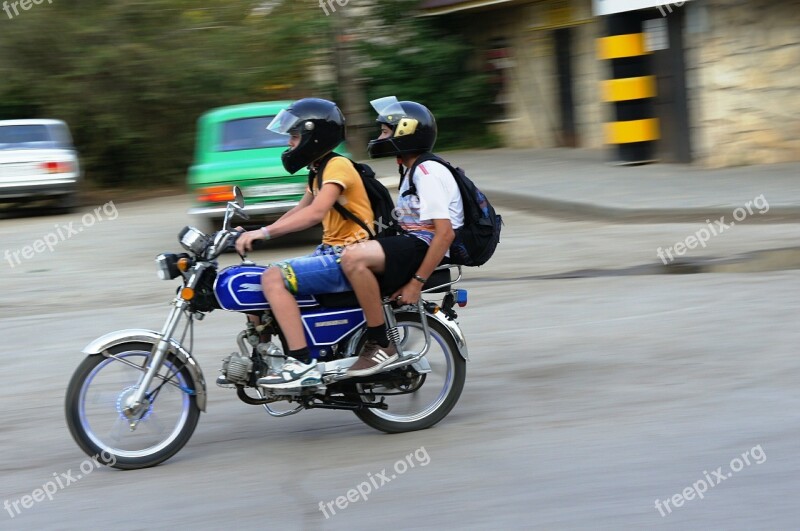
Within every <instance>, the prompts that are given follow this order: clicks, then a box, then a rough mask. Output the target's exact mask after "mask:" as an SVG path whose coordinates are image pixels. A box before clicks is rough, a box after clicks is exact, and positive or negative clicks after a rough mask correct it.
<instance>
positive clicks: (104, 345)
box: [82, 328, 206, 411]
mask: <svg viewBox="0 0 800 531" xmlns="http://www.w3.org/2000/svg"><path fill="white" fill-rule="evenodd" d="M160 340H161V334H159V333H158V332H156V331H154V330H145V329H141V328H130V329H127V330H117V331H116V332H109V333H108V334H106V335H104V336H101V337H98V338H97V339H95V340H94V341H92V342H91V343H89V344H88V345H86V346H85V347H83V350H82V352H83V353H84V354H86V355H87V356H91V355H93V354H102V355H104V356H105V357H109V353H108V349H109V348H111V347H114V346H117V345H121V344H123V343H150V344H151V345H155V344H156V343H158V342H159V341H160ZM169 350H170V352H172V353H173V354H174V355H175V356H176V357H177V358H178V359H179V360H180V361H181V362H182V363H183V364H184V365H186V368H187V369H188V370H189V374H190V375H191V377H192V383H193V384H194V391H195V396H196V397H197V407H199V408H200V411H205V410H206V381H205V378H203V371H202V370H201V369H200V366H199V365H198V364H197V362H196V361H195V359H194V358H193V357H192V355H191V354H190V353H189V352H188V351H187V350H186V349H185V348H183V346H181V344H180V343H178V342H177V341H175V340H174V339H170V340H169Z"/></svg>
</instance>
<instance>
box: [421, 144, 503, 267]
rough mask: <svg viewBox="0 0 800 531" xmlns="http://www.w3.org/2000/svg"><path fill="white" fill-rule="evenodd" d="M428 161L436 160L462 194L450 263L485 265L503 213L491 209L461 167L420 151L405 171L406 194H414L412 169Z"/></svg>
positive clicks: (490, 254)
mask: <svg viewBox="0 0 800 531" xmlns="http://www.w3.org/2000/svg"><path fill="white" fill-rule="evenodd" d="M428 160H433V161H436V162H438V163H440V164H442V165H444V166H445V167H446V168H447V169H448V170H450V173H451V174H452V175H453V178H454V179H455V180H456V184H457V185H458V191H459V192H460V193H461V202H462V203H463V204H464V225H463V226H461V227H459V228H458V229H456V231H455V233H456V238H455V240H453V243H452V244H450V263H452V264H459V265H465V266H480V265H483V264H485V263H486V262H487V261H488V260H489V258H491V257H492V255H493V254H494V250H495V248H497V244H498V243H499V242H500V228H501V226H502V224H503V218H502V216H500V215H499V214H497V213H496V212H495V211H494V207H493V206H492V205H491V203H489V200H488V199H487V198H486V196H485V195H484V194H483V192H481V191H480V190H479V189H478V187H477V186H475V183H473V182H472V181H471V180H470V178H469V177H467V175H466V174H465V173H464V170H462V169H461V168H456V167H454V166H453V165H451V164H450V163H449V162H447V161H446V160H444V159H442V158H441V157H438V156H436V155H434V154H433V153H423V154H422V155H420V156H419V157H417V160H415V161H414V165H413V166H411V169H410V170H409V173H408V175H409V176H411V177H409V178H410V179H412V180H411V182H410V183H409V188H408V191H407V192H405V193H406V194H408V193H411V194H413V195H417V187H416V186H415V185H414V181H413V175H414V171H415V170H416V169H417V166H419V165H420V164H422V163H423V162H425V161H428Z"/></svg>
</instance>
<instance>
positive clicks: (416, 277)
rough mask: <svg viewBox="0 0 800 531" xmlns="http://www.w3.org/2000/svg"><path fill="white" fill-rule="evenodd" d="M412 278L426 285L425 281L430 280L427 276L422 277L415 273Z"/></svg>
mask: <svg viewBox="0 0 800 531" xmlns="http://www.w3.org/2000/svg"><path fill="white" fill-rule="evenodd" d="M411 278H413V279H414V280H416V281H418V282H421V283H422V285H425V283H426V282H428V279H427V278H425V277H421V276H419V275H414V276H413V277H411Z"/></svg>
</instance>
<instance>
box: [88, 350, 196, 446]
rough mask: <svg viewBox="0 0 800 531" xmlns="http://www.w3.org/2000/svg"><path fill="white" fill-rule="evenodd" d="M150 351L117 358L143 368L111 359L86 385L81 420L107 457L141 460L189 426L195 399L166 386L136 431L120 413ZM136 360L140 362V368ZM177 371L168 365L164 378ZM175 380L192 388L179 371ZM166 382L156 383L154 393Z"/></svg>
mask: <svg viewBox="0 0 800 531" xmlns="http://www.w3.org/2000/svg"><path fill="white" fill-rule="evenodd" d="M149 356H150V352H149V351H141V350H130V351H126V352H122V353H120V354H116V357H117V358H122V359H125V360H126V361H129V362H133V363H134V364H136V365H138V366H139V368H134V367H132V366H130V365H129V364H126V363H123V362H120V361H117V360H116V359H114V358H106V359H104V360H103V361H102V362H101V363H99V364H98V365H97V366H96V367H95V368H94V369H93V370H92V372H91V373H89V375H88V376H87V377H86V379H85V380H84V382H83V385H82V386H81V390H80V397H79V411H78V416H79V420H80V425H81V428H82V429H83V431H84V433H86V436H87V437H88V438H89V439H90V440H91V441H92V443H94V444H95V445H96V446H97V447H98V448H100V450H101V451H103V452H108V453H111V454H114V455H115V456H117V457H123V458H141V457H147V456H150V455H153V454H155V453H158V452H160V451H161V450H163V449H164V448H166V447H168V446H169V445H170V444H172V443H173V442H174V441H175V439H177V438H178V436H179V435H180V433H181V431H182V430H183V427H184V426H185V425H186V422H187V419H188V417H189V411H190V408H191V402H190V398H189V395H188V394H187V393H185V392H183V391H182V390H181V389H178V388H177V387H175V386H173V385H170V384H166V385H163V386H162V387H161V389H160V391H159V392H158V395H157V396H156V398H155V400H153V401H152V402H151V403H150V404H149V406H148V407H147V408H145V411H144V412H143V413H142V414H141V415H140V418H141V420H139V421H138V422H137V425H136V429H135V431H130V424H129V421H128V419H127V418H126V417H125V416H124V415H123V414H122V412H121V410H120V403H121V401H122V399H123V397H125V396H127V395H128V394H129V393H130V392H131V388H132V387H134V386H135V385H136V384H137V383H138V381H139V377H140V376H141V374H142V371H143V369H141V366H142V364H143V363H144V362H145V360H146V359H147V358H148V357H149ZM136 358H140V359H139V360H138V361H139V363H136V361H137V360H136ZM175 369H176V367H175V366H174V365H173V364H172V363H170V362H168V361H164V363H163V366H162V368H161V370H160V371H159V372H160V374H162V375H165V376H166V375H168V374H172V373H174V372H175ZM173 379H174V381H175V382H176V383H177V384H178V385H179V386H180V387H181V388H183V389H187V388H188V385H187V382H186V379H185V378H184V376H183V375H182V374H181V373H180V372H179V373H177V374H176V375H175V376H174V378H173ZM161 383H162V382H161V381H160V380H158V379H155V380H154V383H153V384H151V390H153V389H155V387H157V386H158V385H160V384H161Z"/></svg>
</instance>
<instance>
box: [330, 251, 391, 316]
mask: <svg viewBox="0 0 800 531" xmlns="http://www.w3.org/2000/svg"><path fill="white" fill-rule="evenodd" d="M341 265H342V271H343V272H344V274H345V276H346V277H347V280H349V281H350V285H351V286H353V291H354V292H355V294H356V297H357V298H358V303H359V304H360V305H361V308H362V309H363V310H364V317H366V319H367V326H368V327H374V326H381V325H383V324H385V318H384V316H383V304H382V303H381V290H380V286H379V285H378V279H377V278H376V277H375V274H376V273H383V271H384V270H385V268H386V256H385V255H384V254H383V247H381V246H380V244H379V243H378V242H375V241H369V242H364V243H360V244H357V245H352V246H350V247H348V248H347V249H345V251H344V253H343V254H342V260H341Z"/></svg>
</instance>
